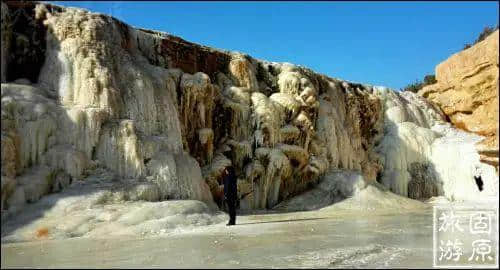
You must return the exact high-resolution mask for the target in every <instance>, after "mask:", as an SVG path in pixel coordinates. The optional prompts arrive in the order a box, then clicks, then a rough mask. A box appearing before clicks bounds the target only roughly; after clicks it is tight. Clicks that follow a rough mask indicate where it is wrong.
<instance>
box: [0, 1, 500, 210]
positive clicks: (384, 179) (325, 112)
mask: <svg viewBox="0 0 500 270" xmlns="http://www.w3.org/2000/svg"><path fill="white" fill-rule="evenodd" d="M2 5H3V6H2V29H4V28H5V29H6V30H7V31H6V32H5V33H7V34H5V35H6V36H5V38H4V36H3V35H4V31H2V52H3V50H4V49H5V50H7V51H8V50H12V48H14V47H15V46H13V43H14V42H15V40H17V39H19V36H21V35H24V36H27V37H32V38H28V39H27V41H26V42H25V43H24V45H23V46H25V48H28V49H29V48H31V47H32V46H33V44H36V42H35V40H33V39H37V38H38V37H39V36H40V34H41V33H44V35H43V42H42V43H43V44H45V45H44V46H42V47H40V48H38V47H37V48H38V49H36V50H31V51H30V53H33V54H35V55H36V58H33V57H31V58H27V57H26V56H25V54H23V53H22V52H21V51H19V50H15V51H13V52H11V53H10V54H9V55H10V57H9V58H8V59H7V60H6V61H5V63H4V60H2V71H4V70H5V71H6V80H7V82H6V83H2V90H1V91H2V92H1V95H2V138H1V142H2V209H9V213H15V211H17V210H18V209H21V207H22V206H23V204H25V203H26V202H34V201H36V200H38V199H40V198H41V197H42V196H43V195H45V194H47V193H51V192H59V191H61V190H62V189H64V188H66V187H67V186H68V185H73V184H72V182H75V180H76V181H86V179H88V178H89V177H92V176H93V175H95V174H96V171H97V170H105V171H107V172H109V175H113V176H112V177H109V178H110V179H107V180H108V181H112V182H113V181H115V180H116V179H122V180H123V179H126V180H127V181H126V182H127V183H128V184H127V185H132V186H134V185H135V186H138V187H137V188H136V189H134V191H133V192H132V193H130V194H129V193H126V194H128V195H123V196H122V195H120V196H121V197H120V198H122V199H123V200H150V201H157V200H169V199H194V200H200V201H204V202H206V203H207V204H209V205H211V206H215V204H217V205H219V206H221V202H222V194H223V186H222V183H221V180H222V179H221V172H222V170H223V169H224V168H225V167H227V166H230V165H232V166H234V167H235V170H236V175H237V178H238V194H239V199H240V201H241V202H240V206H241V208H247V209H255V208H272V207H274V206H276V205H277V204H278V203H279V202H281V201H284V200H286V199H288V198H291V197H293V196H295V195H297V194H299V193H301V192H303V191H305V190H307V189H309V188H311V187H313V186H314V185H316V184H317V183H318V182H321V180H322V179H323V178H325V177H326V178H328V179H329V180H327V182H326V183H327V184H324V185H326V186H329V185H333V186H339V187H348V186H349V182H350V181H351V180H352V179H354V180H356V181H358V182H359V179H362V180H363V181H365V182H366V183H373V182H375V181H378V182H380V183H382V184H384V185H385V186H387V187H389V188H390V190H391V191H393V192H395V193H397V194H400V195H403V196H410V197H413V198H422V197H428V196H434V195H445V196H447V197H449V198H455V199H475V198H477V197H479V196H483V194H485V193H488V192H489V193H491V192H493V194H494V191H493V188H487V189H486V188H485V191H486V190H487V192H479V191H478V192H469V193H467V194H462V193H461V192H462V190H463V187H466V188H470V185H473V183H474V182H473V181H474V178H473V174H481V176H482V177H483V181H484V182H485V187H494V185H495V182H494V181H495V179H496V178H497V175H496V174H495V172H494V169H493V167H491V166H489V165H484V164H482V165H480V164H479V156H478V155H477V152H475V150H474V149H472V150H471V151H472V152H471V153H470V154H471V155H470V157H471V158H470V160H469V161H468V162H469V163H468V166H466V167H463V168H462V170H463V171H460V172H461V173H462V174H449V173H448V172H449V171H450V168H451V167H453V166H456V164H460V162H458V163H453V164H450V163H449V162H448V160H445V159H443V157H442V155H440V153H441V152H442V149H440V148H439V147H443V145H444V144H446V143H450V144H452V145H451V148H450V149H451V150H450V151H455V152H453V153H451V154H453V155H456V154H458V153H459V152H457V151H461V149H463V148H464V147H468V145H470V144H472V143H473V141H474V140H476V139H477V138H479V137H477V136H476V137H477V138H476V137H473V139H471V138H469V137H467V136H468V135H463V137H464V138H465V137H466V138H469V139H467V140H465V139H464V140H458V139H457V140H458V142H456V141H453V140H454V139H456V138H459V137H460V136H458V135H456V132H458V131H456V130H455V129H454V128H452V127H451V126H450V125H449V124H448V123H446V122H445V117H444V115H443V114H442V113H441V112H440V110H439V108H436V107H435V106H433V105H432V104H430V103H428V102H427V101H426V100H425V99H424V98H422V97H419V96H417V95H415V94H412V93H398V92H394V91H392V90H389V89H386V88H383V87H373V86H369V85H362V84H357V83H352V82H347V81H342V80H338V79H333V78H329V77H326V76H324V75H321V74H317V73H314V72H313V71H311V70H310V69H307V68H304V67H300V66H295V65H292V64H289V63H271V62H265V61H260V60H256V59H254V58H252V57H250V56H248V55H245V54H241V53H234V52H224V51H219V50H215V49H211V48H207V47H203V46H200V45H196V44H193V43H190V42H187V41H184V40H182V39H180V38H177V37H174V36H170V35H167V34H165V33H159V32H153V31H149V30H143V29H135V28H132V27H130V26H128V25H126V24H124V23H122V22H120V21H118V20H116V19H114V18H111V17H108V16H104V15H102V14H94V13H90V12H87V11H84V10H81V9H74V8H60V7H57V6H52V5H48V4H38V3H32V2H30V3H14V2H13V3H11V2H7V5H8V9H5V16H6V18H12V17H14V16H18V15H16V14H23V15H22V16H24V17H23V18H24V20H15V21H16V22H17V23H21V24H22V25H17V23H14V24H7V23H6V25H4V22H6V21H7V20H3V18H4V13H3V12H4V8H3V7H4V5H5V4H4V3H3V2H2ZM25 21H27V22H25ZM24 24H26V25H24ZM28 26H29V27H28ZM4 41H6V43H5V44H4ZM16 46H17V45H16ZM15 48H18V47H15ZM2 55H3V54H2ZM2 59H3V58H2ZM19 59H21V60H19ZM33 59H43V61H41V62H40V63H41V64H38V63H39V62H36V61H34V60H33ZM28 61H32V62H29V63H31V65H30V68H28V69H26V73H25V74H24V73H22V70H23V69H18V68H16V67H17V66H16V65H19V63H24V64H23V65H26V63H28ZM37 61H38V60H37ZM33 78H36V79H33ZM442 138H445V139H443V140H440V139H442ZM453 143H454V144H453ZM464 145H465V146H464ZM447 149H448V148H447ZM467 149H469V148H467ZM469 150H470V149H469ZM476 158H477V160H476ZM464 162H465V161H464ZM476 165H477V166H476ZM471 166H472V167H471ZM474 166H476V167H478V166H479V167H481V170H478V169H476V167H474ZM479 167H478V168H479ZM491 169H493V173H492V171H491ZM331 171H337V172H338V171H349V172H350V173H346V174H343V173H339V174H336V176H335V177H333V178H332V177H330V176H328V175H331V173H330V172H331ZM351 172H352V173H351ZM464 172H465V173H464ZM325 175H326V176H325ZM346 175H347V176H346ZM352 175H356V177H351V176H352ZM425 175H432V177H430V178H428V179H427V178H426V177H425ZM332 179H333V180H332ZM336 179H337V180H338V179H340V180H338V181H341V182H339V183H337V184H335V183H331V182H332V181H333V182H336V181H337V180H336ZM354 180H353V181H354ZM115 182H116V181H115ZM344 182H345V183H344ZM497 183H498V182H497ZM497 185H498V184H497ZM472 187H473V186H472ZM473 188H474V187H473ZM339 192H344V191H339ZM344 193H345V192H344ZM119 194H121V193H119ZM342 195H343V196H348V195H346V194H343V193H342Z"/></svg>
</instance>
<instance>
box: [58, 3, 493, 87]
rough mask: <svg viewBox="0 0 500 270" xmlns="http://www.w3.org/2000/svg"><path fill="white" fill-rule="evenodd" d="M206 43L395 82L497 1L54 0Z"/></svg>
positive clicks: (413, 75)
mask: <svg viewBox="0 0 500 270" xmlns="http://www.w3.org/2000/svg"><path fill="white" fill-rule="evenodd" d="M56 4H58V5H63V6H73V7H82V8H86V9H88V10H91V11H93V12H100V13H105V14H110V15H112V16H114V17H116V18H118V19H120V20H122V21H124V22H126V23H128V24H130V25H132V26H137V27H142V28H147V29H152V30H160V31H164V32H167V33H171V34H174V35H177V36H180V37H181V38H183V39H185V40H188V41H191V42H195V43H199V44H203V45H206V46H210V47H215V48H220V49H226V50H235V51H240V52H243V53H247V54H249V55H251V56H253V57H255V58H258V59H264V60H268V61H275V62H290V63H294V64H299V65H302V66H306V67H309V68H311V69H313V70H315V71H317V72H320V73H323V74H326V75H329V76H331V77H335V78H341V79H345V80H350V81H354V82H361V83H368V84H372V85H384V86H388V87H391V88H394V89H399V88H401V87H403V86H405V85H407V84H408V83H411V82H414V81H415V80H416V79H420V80H422V79H423V77H424V75H426V74H430V73H434V68H435V66H436V65H437V64H439V63H440V62H441V61H443V60H445V59H446V58H448V57H449V56H451V55H452V54H454V53H456V52H458V51H460V50H461V49H462V48H463V46H464V44H465V43H472V42H473V41H474V40H475V39H476V38H477V36H478V34H479V33H480V32H481V31H482V30H483V28H484V27H485V26H496V24H497V22H498V3H497V2H115V1H110V2H90V1H89V2H69V1H68V2H56Z"/></svg>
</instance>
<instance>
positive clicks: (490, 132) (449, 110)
mask: <svg viewBox="0 0 500 270" xmlns="http://www.w3.org/2000/svg"><path fill="white" fill-rule="evenodd" d="M498 33H499V31H498V30H497V31H495V32H494V33H492V34H491V35H490V36H488V37H487V38H486V39H485V40H483V41H481V42H479V43H478V44H476V45H474V46H472V47H471V48H469V49H466V50H463V51H461V52H459V53H456V54H454V55H452V56H451V57H450V58H448V59H447V60H446V61H444V62H442V63H440V64H439V65H438V66H437V67H436V80H437V83H436V84H433V85H429V86H426V87H424V88H423V89H422V90H420V92H419V94H420V95H422V96H424V97H426V98H427V99H429V100H430V101H432V102H434V103H435V104H437V105H438V106H439V107H440V108H441V109H442V110H443V112H444V113H445V114H446V115H447V116H448V117H449V119H450V121H451V122H452V123H453V124H454V125H455V126H456V127H458V128H460V129H463V130H466V131H469V132H473V133H476V134H479V135H482V136H485V137H486V139H485V140H483V141H482V142H480V143H479V145H478V149H479V151H480V152H481V154H482V157H481V159H482V161H483V162H486V163H489V164H492V165H495V166H497V168H498V105H499V104H498V72H499V70H498V38H499V34H498Z"/></svg>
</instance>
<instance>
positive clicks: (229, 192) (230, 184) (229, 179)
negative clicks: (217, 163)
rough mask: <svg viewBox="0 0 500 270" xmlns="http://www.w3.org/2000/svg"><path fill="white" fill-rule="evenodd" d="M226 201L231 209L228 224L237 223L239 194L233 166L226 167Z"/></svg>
mask: <svg viewBox="0 0 500 270" xmlns="http://www.w3.org/2000/svg"><path fill="white" fill-rule="evenodd" d="M223 180H224V201H225V202H226V203H227V207H228V209H229V222H228V223H227V226H231V225H235V224H236V202H237V199H238V198H237V195H238V185H237V183H236V174H235V172H234V168H233V167H227V168H225V169H224V179H223Z"/></svg>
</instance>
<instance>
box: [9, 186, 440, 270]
mask: <svg viewBox="0 0 500 270" xmlns="http://www.w3.org/2000/svg"><path fill="white" fill-rule="evenodd" d="M325 185H326V184H325ZM311 192H318V191H314V190H313V191H311ZM339 192H340V191H339ZM344 192H347V191H345V190H344ZM62 194H71V192H70V193H61V194H53V195H50V196H47V197H45V198H43V199H42V200H41V201H39V202H37V203H35V204H33V205H32V206H33V208H32V209H29V208H25V209H24V210H23V213H22V214H21V216H19V217H17V218H15V219H13V220H15V221H16V222H17V223H16V222H12V223H7V224H4V226H2V235H3V236H2V246H1V251H2V257H1V263H2V268H10V267H53V268H62V267H140V268H150V267H153V268H154V267H158V268H164V267H191V268H192V267H195V268H204V267H206V268H225V267H229V268H240V267H244V268H245V267H273V268H284V267H294V268H302V267H305V268H310V267H320V268H324V267H331V268H342V267H349V268H364V267H374V268H380V267H432V258H433V254H432V228H433V223H432V204H436V203H447V201H446V199H444V198H434V199H433V200H431V203H430V202H426V203H423V202H419V201H416V200H411V199H408V198H404V197H401V196H398V195H395V194H393V193H391V192H389V191H387V190H385V191H384V190H383V189H381V188H379V187H377V186H374V185H368V186H366V187H364V188H362V189H360V190H357V191H355V192H354V194H352V196H351V197H349V198H347V199H344V200H342V201H340V202H337V203H335V204H332V205H328V206H326V207H322V208H320V209H317V210H311V211H295V212H283V209H286V210H297V209H293V207H290V206H292V205H295V206H297V205H299V204H298V203H297V201H296V202H295V204H291V203H289V204H283V205H282V207H281V209H280V211H278V210H274V211H268V212H265V213H264V212H263V211H260V212H254V213H246V214H245V215H241V216H239V217H238V219H237V226H233V227H226V226H225V223H226V221H227V216H226V215H225V214H224V213H223V212H220V211H215V210H213V209H210V208H209V207H207V206H206V205H204V204H203V203H201V202H198V201H166V202H144V201H142V202H121V203H119V204H118V203H113V201H112V200H111V201H108V202H107V203H103V201H102V195H100V196H99V195H96V194H99V192H97V193H96V194H94V195H93V196H83V195H80V196H78V195H77V194H73V196H68V195H66V197H65V198H62V197H61V196H62ZM80 194H81V193H80ZM57 196H59V197H57ZM308 196H309V198H310V196H311V195H310V194H309V195H307V194H304V195H303V196H302V197H304V198H308ZM89 198H93V199H89ZM99 198H100V199H99ZM107 198H108V200H109V194H108V195H107ZM297 198H299V197H297ZM296 200H298V199H296ZM299 201H300V200H299ZM307 201H308V200H304V199H303V200H302V202H307ZM309 202H311V201H309ZM41 205H45V206H46V207H45V208H44V207H40V206H41ZM283 206H288V207H289V208H288V209H287V207H283ZM28 207H31V205H30V206H28ZM278 208H280V207H278ZM28 213H29V214H28ZM19 223H23V224H24V225H22V226H21V225H20V224H19ZM16 224H17V225H16ZM42 227H44V228H47V231H46V232H45V233H40V228H42ZM37 233H38V235H37ZM4 236H5V237H4ZM68 237H71V238H69V239H68Z"/></svg>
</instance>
